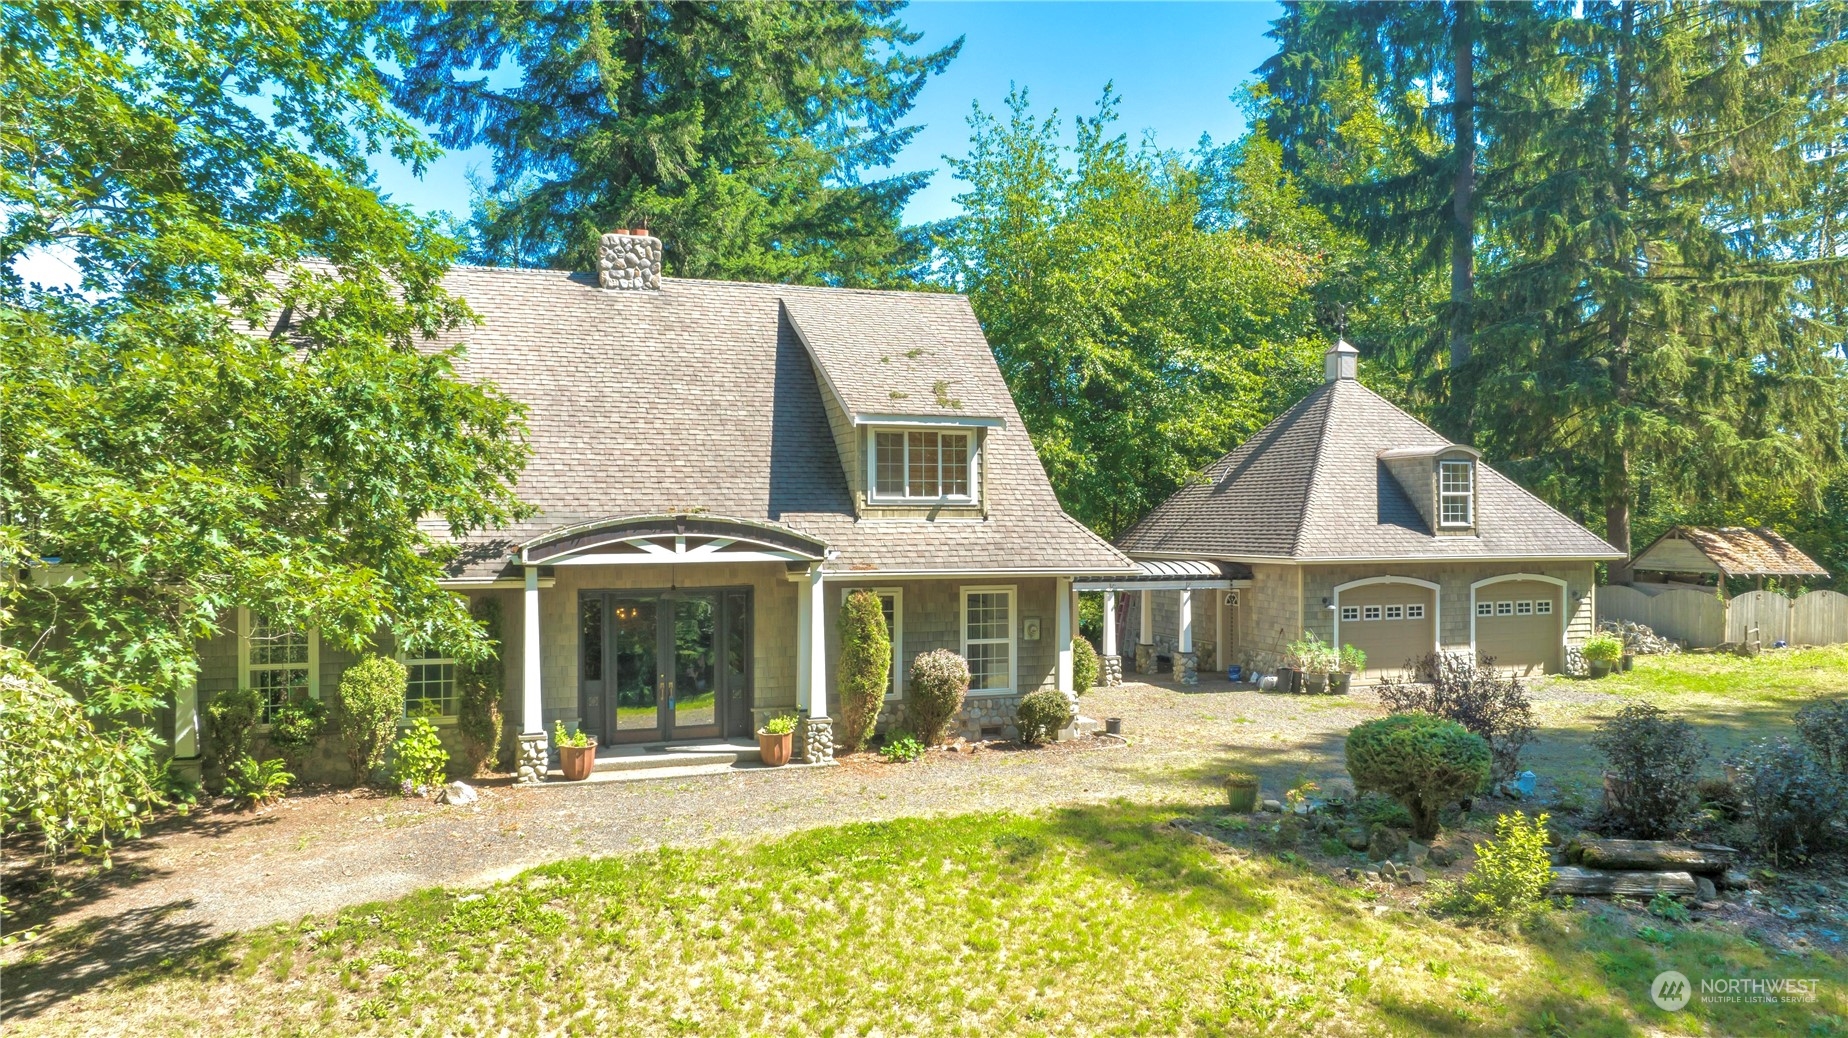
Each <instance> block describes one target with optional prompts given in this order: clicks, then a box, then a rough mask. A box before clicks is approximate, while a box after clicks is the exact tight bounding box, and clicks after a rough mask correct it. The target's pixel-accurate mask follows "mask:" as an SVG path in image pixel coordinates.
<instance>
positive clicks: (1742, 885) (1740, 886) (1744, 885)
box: [1719, 869, 1752, 890]
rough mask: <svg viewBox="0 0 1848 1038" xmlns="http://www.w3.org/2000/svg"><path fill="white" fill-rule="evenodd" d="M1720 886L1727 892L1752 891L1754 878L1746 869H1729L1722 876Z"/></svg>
mask: <svg viewBox="0 0 1848 1038" xmlns="http://www.w3.org/2000/svg"><path fill="white" fill-rule="evenodd" d="M1719 885H1720V886H1721V887H1724V888H1725V889H1727V890H1750V889H1752V877H1751V876H1750V875H1749V874H1748V873H1747V872H1746V871H1745V870H1744V869H1727V870H1726V871H1725V872H1724V873H1722V874H1721V876H1720V880H1719Z"/></svg>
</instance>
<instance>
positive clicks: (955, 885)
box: [7, 804, 1848, 1035]
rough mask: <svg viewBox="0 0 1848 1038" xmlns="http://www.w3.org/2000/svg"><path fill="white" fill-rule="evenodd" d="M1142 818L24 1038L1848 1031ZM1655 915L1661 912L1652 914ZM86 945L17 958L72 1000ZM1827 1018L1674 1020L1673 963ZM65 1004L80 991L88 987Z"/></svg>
mask: <svg viewBox="0 0 1848 1038" xmlns="http://www.w3.org/2000/svg"><path fill="white" fill-rule="evenodd" d="M1173 814H1175V810H1174V809H1155V808H1143V807H1132V806H1128V805H1123V804H1117V805H1109V806H1101V807H1092V808H1084V809H1069V810H1063V811H1058V812H1052V813H1047V814H1043V815H1036V816H1031V817H1024V818H1023V817H1018V816H1011V815H976V816H964V817H957V818H945V819H929V820H925V819H914V820H904V821H899V822H893V823H886V824H863V825H849V826H843V827H838V828H830V829H819V830H812V831H808V832H804V833H800V834H797V835H795V836H792V837H788V838H785V839H781V840H778V841H775V842H768V843H761V844H755V845H748V846H738V845H724V846H718V847H711V848H705V849H699V850H664V851H659V852H654V853H648V854H640V855H634V856H628V857H620V858H608V859H598V860H576V861H571V862H565V863H562V864H558V865H553V866H548V867H544V868H540V869H536V870H533V871H531V872H528V873H525V874H523V875H522V876H520V877H518V878H516V879H514V880H511V881H509V882H507V883H504V884H500V885H498V886H495V887H492V888H488V889H486V890H482V891H472V892H460V891H446V890H432V891H427V892H424V893H420V894H417V895H414V896H411V897H408V898H405V899H403V900H400V901H396V902H391V903H386V904H374V905H366V906H361V907H358V908H354V909H351V910H349V911H346V912H343V913H341V914H340V915H339V916H338V917H337V918H311V919H308V920H306V921H304V922H302V923H301V924H300V925H298V926H290V927H275V928H270V929H265V930H259V931H256V932H253V933H249V934H246V935H244V936H241V937H237V938H233V939H229V940H225V941H222V942H218V943H214V944H210V945H207V946H205V947H203V948H201V949H198V950H195V951H192V952H188V953H183V954H176V955H174V956H172V957H170V958H169V959H167V960H166V961H164V962H162V963H161V964H160V965H159V966H156V967H152V968H149V969H146V970H140V971H132V970H131V971H126V972H120V973H117V974H116V975H114V976H112V977H110V978H108V979H106V980H103V981H101V982H98V981H94V980H89V981H85V982H82V983H72V982H70V981H68V980H66V981H63V982H64V983H69V984H71V988H72V990H71V991H69V992H56V993H55V997H54V998H53V999H52V1000H50V1001H52V1002H54V1003H55V1004H52V1005H50V1006H49V1007H46V1006H44V1005H43V1003H42V1002H41V1004H40V1005H38V1006H35V1007H34V1010H33V1015H30V1016H24V1015H21V1014H20V1013H19V1012H18V1011H17V1007H15V1010H14V1011H13V1012H11V1013H10V1014H9V1015H10V1016H11V1019H10V1020H9V1026H8V1030H9V1032H10V1033H12V1034H18V1035H24V1034H33V1033H60V1034H83V1033H94V1032H96V1031H102V1030H107V1031H111V1032H120V1033H131V1034H164V1033H174V1034H179V1033H186V1034H307V1033H320V1034H326V1033H335V1034H346V1033H355V1032H359V1033H381V1034H432V1035H434V1034H452V1033H453V1034H477V1035H479V1034H500V1033H503V1029H505V1031H506V1032H507V1033H516V1034H520V1033H535V1032H543V1033H548V1034H584V1035H590V1034H618V1033H620V1034H646V1035H658V1034H700V1035H727V1034H738V1035H743V1034H790V1035H811V1034H812V1035H869V1034H882V1035H900V1034H920V1035H937V1034H963V1035H987V1034H1150V1035H1167V1034H1249V1033H1254V1032H1258V1031H1265V1032H1266V1033H1317V1034H1343V1035H1345V1034H1403V1035H1429V1034H1485V1035H1503V1034H1509V1033H1514V1032H1517V1031H1518V1032H1522V1033H1528V1034H1540V1035H1568V1034H1569V1035H1619V1034H1645V1033H1668V1034H1773V1033H1777V1034H1790V1035H1836V1034H1848V1022H1845V1017H1848V966H1845V965H1844V963H1843V962H1841V961H1839V960H1834V959H1830V958H1828V957H1826V956H1820V955H1815V956H1808V957H1796V956H1788V955H1780V954H1778V953H1775V952H1772V951H1770V950H1767V949H1766V948H1763V947H1760V946H1758V945H1756V944H1753V943H1751V942H1750V941H1748V940H1747V939H1746V938H1744V937H1742V936H1739V935H1737V934H1734V933H1729V932H1726V931H1723V930H1720V929H1711V928H1708V927H1707V926H1706V925H1705V924H1693V925H1676V924H1673V923H1666V922H1663V921H1661V920H1653V919H1651V920H1649V921H1650V922H1651V923H1652V924H1654V925H1653V927H1652V928H1647V929H1646V928H1644V927H1642V926H1641V925H1640V924H1638V923H1637V922H1636V919H1637V918H1638V917H1635V916H1630V915H1627V914H1624V913H1619V912H1615V911H1613V910H1609V909H1596V910H1594V911H1592V912H1590V913H1587V912H1583V911H1578V910H1563V911H1556V912H1553V913H1551V914H1550V915H1549V916H1548V917H1546V919H1545V920H1544V921H1543V922H1541V923H1540V924H1538V925H1536V926H1535V927H1533V928H1530V929H1529V930H1528V931H1527V932H1525V933H1523V934H1520V935H1514V936H1509V935H1504V934H1500V933H1496V932H1492V931H1486V930H1479V929H1474V928H1471V927H1467V926H1461V925H1457V924H1453V923H1451V922H1448V921H1442V920H1437V919H1433V918H1430V917H1428V916H1426V915H1424V914H1423V913H1421V912H1418V911H1415V910H1407V909H1406V908H1404V907H1403V906H1396V905H1395V906H1394V907H1389V908H1386V909H1385V910H1383V911H1376V907H1378V906H1379V905H1381V904H1389V905H1390V904H1393V903H1392V902H1390V901H1386V902H1381V901H1379V900H1378V899H1379V895H1376V894H1374V893H1371V892H1368V891H1364V890H1361V889H1359V888H1355V887H1352V886H1348V885H1345V884H1342V883H1338V882H1336V881H1334V880H1332V879H1330V878H1328V876H1327V873H1326V870H1325V869H1314V868H1311V867H1308V866H1306V865H1304V864H1300V861H1301V860H1300V859H1294V858H1291V857H1287V856H1286V857H1281V858H1280V857H1273V856H1270V855H1267V854H1264V853H1258V854H1255V855H1252V856H1250V857H1248V858H1246V857H1243V856H1242V855H1240V854H1235V853H1230V852H1228V851H1226V850H1225V849H1224V848H1223V847H1220V846H1218V845H1213V844H1210V843H1208V842H1207V841H1204V840H1201V839H1200V838H1197V837H1194V836H1191V835H1189V834H1186V833H1180V832H1176V831H1175V830H1174V829H1172V828H1170V827H1168V826H1166V825H1165V824H1163V823H1164V822H1165V821H1166V820H1167V819H1168V818H1169V817H1171V816H1172V815H1173ZM1642 918H1647V917H1642ZM82 936H83V935H82V934H81V933H75V932H73V933H67V934H65V935H63V936H62V937H61V938H60V937H55V936H54V937H53V938H50V939H48V940H47V941H46V943H45V944H44V945H43V946H42V947H41V948H40V949H39V950H37V951H35V952H34V953H32V955H31V956H29V957H28V959H27V961H26V962H25V963H23V964H21V965H19V966H17V967H15V968H14V969H12V970H9V974H10V975H9V977H8V984H7V987H8V989H9V992H8V997H9V999H16V998H18V997H19V996H20V994H21V992H22V991H27V992H29V991H32V990H34V989H35V988H44V987H46V986H51V987H52V988H54V990H55V987H56V985H58V984H59V983H60V978H63V977H66V976H67V975H68V972H69V970H70V967H71V966H72V961H73V959H74V958H75V957H77V956H79V955H80V953H81V947H80V946H81V944H82ZM1670 968H1673V969H1678V970H1680V971H1681V972H1683V973H1685V974H1687V975H1688V976H1689V977H1691V978H1695V981H1696V984H1698V980H1699V978H1700V977H1705V976H1757V977H1797V978H1808V977H1815V978H1818V979H1819V980H1820V981H1821V985H1820V995H1821V1001H1820V1002H1819V1003H1817V1004H1814V1005H1784V1006H1775V1007H1765V1006H1748V1005H1731V1006H1720V1007H1706V1006H1701V1005H1700V1004H1699V1003H1696V1004H1695V1005H1694V1006H1693V1007H1691V1009H1690V1011H1685V1012H1682V1013H1677V1014H1669V1013H1665V1012H1662V1011H1660V1010H1658V1009H1656V1008H1655V1007H1654V1006H1653V1005H1652V1004H1651V1002H1650V1000H1649V997H1648V993H1647V989H1648V984H1649V981H1650V980H1651V978H1653V977H1654V976H1655V974H1656V973H1657V972H1658V971H1660V970H1662V969H1670ZM67 996H68V1000H65V1001H57V999H62V998H66V997H67Z"/></svg>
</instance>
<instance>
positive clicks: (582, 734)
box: [552, 721, 596, 750]
mask: <svg viewBox="0 0 1848 1038" xmlns="http://www.w3.org/2000/svg"><path fill="white" fill-rule="evenodd" d="M595 741H596V740H595V739H592V738H591V737H590V733H589V732H587V731H585V730H584V729H582V728H579V729H578V730H576V731H567V730H566V729H565V722H563V721H553V722H552V745H553V746H555V747H556V746H569V747H571V748H572V749H574V750H581V749H583V748H584V747H586V746H589V745H590V744H591V743H593V742H595Z"/></svg>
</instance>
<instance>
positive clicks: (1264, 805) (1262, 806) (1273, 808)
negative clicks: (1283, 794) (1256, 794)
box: [1258, 800, 1283, 815]
mask: <svg viewBox="0 0 1848 1038" xmlns="http://www.w3.org/2000/svg"><path fill="white" fill-rule="evenodd" d="M1258 810H1260V811H1263V812H1265V813H1266V814H1273V815H1277V814H1282V813H1283V801H1281V800H1265V801H1262V802H1260V803H1259V804H1258Z"/></svg>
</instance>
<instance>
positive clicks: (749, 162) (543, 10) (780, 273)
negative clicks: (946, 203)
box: [388, 0, 961, 285]
mask: <svg viewBox="0 0 1848 1038" xmlns="http://www.w3.org/2000/svg"><path fill="white" fill-rule="evenodd" d="M901 7H902V5H901V4H895V3H887V2H876V0H861V2H857V3H850V4H835V3H816V2H763V3H736V4H733V3H689V2H655V0H618V2H598V3H558V2H547V3H518V2H513V0H500V2H492V3H468V4H455V5H450V6H448V7H437V6H433V5H426V4H406V5H400V6H397V7H396V8H394V9H393V10H392V12H391V13H390V14H389V16H388V17H389V19H390V21H391V22H392V23H393V24H395V25H398V26H401V27H402V28H403V29H404V30H405V31H406V33H407V36H408V41H409V42H408V54H407V59H406V61H405V62H404V66H403V75H402V77H401V78H400V79H399V80H398V82H397V88H396V91H395V97H396V99H397V101H398V103H399V104H400V105H402V106H403V107H404V108H405V109H406V110H408V111H410V112H413V113H415V114H416V115H417V116H418V117H420V118H422V119H424V120H425V121H427V122H428V123H430V124H431V125H433V126H435V127H436V128H437V133H436V137H437V140H438V141H439V142H441V143H442V144H444V145H445V146H448V147H452V148H467V147H473V146H475V145H478V144H486V145H487V146H488V147H489V148H490V149H492V151H493V153H494V175H493V178H492V180H491V182H489V183H487V184H485V185H483V186H482V191H481V192H480V194H479V196H478V200H477V203H476V206H475V212H474V219H473V221H472V223H473V229H474V235H475V243H474V250H473V251H474V254H475V257H476V258H477V259H479V260H481V261H483V262H489V263H499V264H509V265H550V266H555V267H565V268H573V269H579V270H589V269H592V268H593V264H594V262H595V257H596V243H597V239H598V236H599V235H601V234H602V233H603V232H605V231H608V230H610V229H612V228H620V227H647V228H649V229H650V230H652V231H654V232H655V233H656V234H658V235H659V236H660V237H661V238H662V239H663V242H664V244H665V247H666V256H665V260H664V262H665V265H666V267H667V270H668V272H669V273H672V274H676V275H680V276H685V277H707V278H734V279H741V280H753V281H775V282H813V283H826V284H853V285H883V284H889V283H894V282H901V281H904V280H905V279H906V278H907V277H909V276H910V275H911V274H912V273H914V272H915V269H916V268H917V267H918V266H919V265H920V264H921V263H922V261H923V258H924V255H925V242H924V239H923V236H922V235H921V234H920V233H918V232H914V231H908V230H907V229H906V228H904V227H903V226H902V224H901V214H902V210H903V208H904V205H905V201H906V200H907V199H908V198H909V197H910V196H911V195H912V193H913V192H915V191H917V190H918V189H919V188H920V187H922V186H923V185H924V183H925V181H926V177H927V175H926V174H922V173H911V174H899V175H894V176H889V177H885V178H883V179H863V177H864V175H865V174H866V173H867V172H868V171H870V170H875V169H880V168H883V167H886V166H889V165H890V163H891V162H892V159H893V157H894V156H895V155H896V154H897V153H898V151H899V150H900V149H901V148H903V147H904V146H905V144H906V142H908V141H909V140H910V139H911V137H912V135H913V134H914V133H915V132H916V128H915V127H909V126H904V125H901V120H903V119H904V117H905V114H906V113H907V112H908V111H910V109H911V106H912V103H913V101H914V100H915V98H916V97H917V93H918V91H919V90H920V89H921V88H922V87H923V85H924V83H925V81H926V80H927V79H928V78H929V77H930V76H931V75H932V74H933V73H936V72H939V71H941V70H942V69H943V68H944V67H945V66H946V65H947V64H948V63H949V61H950V60H951V59H952V58H953V57H954V56H955V55H956V53H957V51H958V49H959V48H960V47H961V40H957V41H955V42H954V43H951V44H950V45H949V46H946V47H943V48H941V49H939V50H935V51H931V52H929V53H924V54H913V53H910V52H909V51H908V48H910V47H911V46H912V45H913V44H915V43H916V42H917V41H918V39H919V35H918V34H917V33H913V32H909V31H907V30H906V28H905V27H904V25H903V23H901V22H900V21H899V19H898V11H899V9H900V8H901ZM510 72H517V73H518V78H517V81H516V82H514V83H512V84H510V85H502V84H501V83H500V80H501V79H502V78H503V77H504V76H505V75H507V74H508V73H510Z"/></svg>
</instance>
